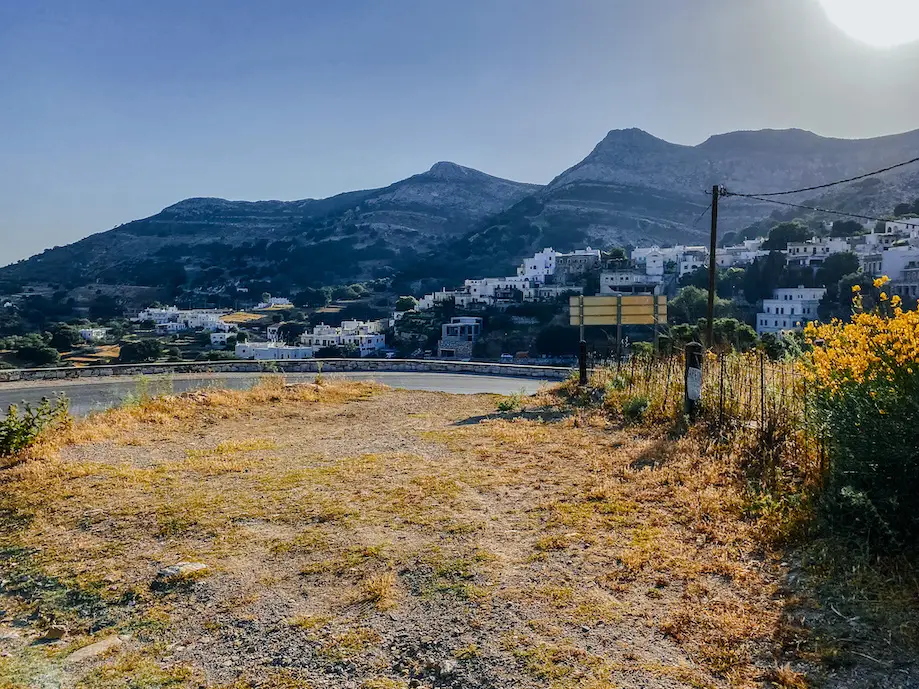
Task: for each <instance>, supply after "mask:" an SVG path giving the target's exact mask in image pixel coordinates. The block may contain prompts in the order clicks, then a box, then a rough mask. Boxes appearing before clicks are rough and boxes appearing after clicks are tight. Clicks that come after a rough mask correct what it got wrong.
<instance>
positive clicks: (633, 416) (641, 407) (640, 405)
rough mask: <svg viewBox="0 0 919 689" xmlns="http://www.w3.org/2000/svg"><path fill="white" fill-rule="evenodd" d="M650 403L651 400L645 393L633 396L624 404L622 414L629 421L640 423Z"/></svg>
mask: <svg viewBox="0 0 919 689" xmlns="http://www.w3.org/2000/svg"><path fill="white" fill-rule="evenodd" d="M650 405H651V402H650V400H648V398H647V397H644V396H643V395H639V396H638V397H632V398H630V399H628V400H626V402H625V404H623V405H622V415H623V416H624V417H625V420H626V421H628V422H629V423H638V422H639V421H641V420H642V418H643V417H644V415H645V412H646V411H648V407H649V406H650Z"/></svg>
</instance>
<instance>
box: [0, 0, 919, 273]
mask: <svg viewBox="0 0 919 689" xmlns="http://www.w3.org/2000/svg"><path fill="white" fill-rule="evenodd" d="M917 80H919V45H917V44H912V45H909V46H905V47H903V48H900V49H896V50H874V49H871V48H869V47H867V46H864V45H861V44H858V43H855V42H853V41H852V40H850V39H849V38H847V37H846V36H844V35H843V34H841V33H840V32H839V31H838V30H837V29H836V28H835V27H833V26H832V25H830V24H829V23H828V21H827V20H826V18H825V16H824V15H823V13H822V11H821V10H820V9H819V7H817V6H816V4H815V3H814V0H743V2H740V1H738V0H642V1H641V2H638V1H637V0H635V1H633V0H462V1H460V0H375V1H372V0H335V1H334V2H331V1H327V0H291V1H282V0H260V1H259V2H251V1H245V2H243V1H241V0H220V1H212V0H194V1H188V0H185V1H183V2H177V1H173V0H157V1H156V2H148V1H140V0H71V1H64V0H56V1H50V0H45V1H43V0H30V2H5V3H0V93H2V94H3V99H2V106H0V159H2V161H3V164H2V166H0V238H2V241H0V265H2V264H5V263H8V262H11V261H14V260H17V259H19V258H22V257H25V256H27V255H30V254H32V253H36V252H38V251H41V250H42V249H44V248H46V247H49V246H52V245H56V244H65V243H69V242H72V241H75V240H77V239H79V238H81V237H84V236H86V235H88V234H91V233H93V232H98V231H101V230H105V229H108V228H110V227H112V226H114V225H116V224H119V223H122V222H127V221H129V220H133V219H136V218H139V217H145V216H148V215H152V214H154V213H156V212H157V211H159V210H160V209H161V208H163V207H165V206H167V205H169V204H171V203H174V202H176V201H178V200H180V199H182V198H187V197H189V196H222V197H226V198H234V199H252V200H255V199H269V198H277V199H296V198H307V197H322V196H329V195H331V194H335V193H338V192H341V191H346V190H350V189H359V188H367V187H373V186H381V185H385V184H388V183H391V182H393V181H395V180H397V179H401V178H404V177H407V176H409V175H411V174H414V173H417V172H421V171H423V170H425V169H427V168H428V167H430V166H431V165H432V164H433V163H434V162H436V161H438V160H453V161H455V162H458V163H460V164H463V165H468V166H471V167H475V168H478V169H481V170H483V171H485V172H488V173H490V174H495V175H499V176H504V177H509V178H513V179H519V180H523V181H530V182H547V181H549V180H550V179H551V178H552V177H553V176H555V175H556V174H558V173H559V172H561V171H562V170H563V169H565V168H567V167H569V166H570V165H572V164H574V163H576V162H577V161H578V160H580V159H581V158H583V157H584V156H585V155H586V154H587V153H589V152H590V150H591V148H593V146H594V145H595V144H596V143H597V142H598V141H599V140H600V139H601V138H602V137H603V136H604V135H605V134H606V132H607V131H608V130H610V129H614V128H622V127H633V126H635V127H641V128H642V129H645V130H647V131H650V132H651V133H652V134H655V135H656V136H660V137H662V138H665V139H668V140H670V141H675V142H679V143H686V144H695V143H699V142H701V141H703V140H704V139H706V138H707V137H708V136H709V135H711V134H715V133H720V132H724V131H730V130H734V129H757V128H763V127H775V128H783V127H801V128H805V129H811V130H813V131H816V132H818V133H820V134H825V135H831V136H842V137H864V136H875V135H880V134H887V133H893V132H898V131H905V130H908V129H912V128H916V127H919V116H917V113H919V89H916V88H915V84H916V82H917Z"/></svg>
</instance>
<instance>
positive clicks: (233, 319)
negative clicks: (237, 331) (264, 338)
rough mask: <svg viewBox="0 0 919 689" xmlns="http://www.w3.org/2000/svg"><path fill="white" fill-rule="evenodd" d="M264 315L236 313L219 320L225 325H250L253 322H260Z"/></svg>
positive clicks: (244, 312)
mask: <svg viewBox="0 0 919 689" xmlns="http://www.w3.org/2000/svg"><path fill="white" fill-rule="evenodd" d="M264 317H265V316H264V315H261V316H260V315H259V314H257V313H249V312H247V311H237V312H236V313H231V314H227V315H226V316H223V317H222V318H221V320H222V321H225V322H226V323H252V322H253V321H260V320H262V319H263V318H264Z"/></svg>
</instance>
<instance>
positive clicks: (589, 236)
mask: <svg viewBox="0 0 919 689" xmlns="http://www.w3.org/2000/svg"><path fill="white" fill-rule="evenodd" d="M916 155H919V130H916V131H912V132H907V133H905V134H898V135H894V136H885V137H879V138H875V139H863V140H848V139H830V138H825V137H820V136H818V135H816V134H813V133H811V132H806V131H802V130H797V129H791V130H783V131H777V130H762V131H755V132H754V131H750V132H733V133H730V134H722V135H718V136H713V137H711V138H709V139H708V140H707V141H705V142H704V143H702V144H699V145H698V146H681V145H678V144H672V143H669V142H667V141H663V140H662V139H658V138H656V137H654V136H652V135H650V134H648V133H647V132H644V131H642V130H640V129H626V130H614V131H611V132H610V133H609V134H608V135H607V136H606V137H605V138H604V139H603V140H602V141H601V142H600V143H599V144H597V146H596V147H595V148H594V150H593V151H592V152H591V153H590V154H589V155H588V156H587V157H586V158H584V160H582V161H581V162H579V163H578V164H577V165H574V166H573V167H571V168H569V169H568V170H566V171H565V172H563V173H562V174H560V175H559V176H558V177H556V178H555V179H554V180H552V181H551V182H550V183H549V184H548V185H547V186H546V187H545V188H543V189H541V190H540V191H538V192H536V193H535V194H534V195H532V196H531V197H529V198H526V199H523V200H522V201H520V202H519V203H518V204H516V205H515V206H514V207H513V208H511V209H509V210H507V211H505V212H502V213H501V214H499V215H497V216H495V217H494V218H490V219H489V221H487V222H486V223H484V224H483V225H482V226H481V227H479V228H476V229H475V230H474V231H472V232H470V233H469V234H468V235H467V236H465V237H463V238H462V239H461V240H459V241H457V242H454V243H453V244H452V246H451V250H450V252H449V253H451V254H454V255H457V256H459V257H462V258H463V259H464V260H465V261H467V265H466V266H464V267H465V268H467V269H468V270H471V272H472V273H473V274H477V273H479V272H481V271H482V270H485V269H487V266H486V265H483V264H482V260H483V259H485V260H487V261H488V262H495V261H500V262H502V264H504V265H506V264H508V263H512V262H515V261H516V260H517V256H522V255H524V254H527V253H529V252H531V251H533V250H537V249H538V248H540V247H542V246H554V247H555V248H556V249H568V248H572V247H574V246H583V245H585V244H592V245H593V246H610V245H630V244H631V245H637V246H647V245H650V244H654V243H659V244H667V243H677V242H685V243H704V242H705V241H706V240H707V237H708V232H709V228H708V221H707V219H705V220H702V219H701V218H700V215H703V214H704V211H705V210H706V208H707V207H708V205H709V202H710V196H709V195H707V194H708V193H710V190H711V188H712V186H713V185H714V184H722V185H725V186H726V187H727V188H728V189H729V190H732V191H735V192H741V193H757V192H770V191H780V190H785V189H793V188H800V187H806V186H813V185H817V184H821V183H825V182H828V181H833V180H838V179H842V178H845V177H849V176H854V175H857V174H861V173H864V172H866V171H870V170H873V169H878V168H882V167H885V166H888V165H890V164H893V163H896V162H899V161H902V160H904V159H907V158H911V157H914V156H916ZM917 167H919V166H913V167H911V168H903V169H901V170H896V171H893V172H890V173H887V174H885V175H883V176H881V177H878V178H875V179H871V180H867V181H865V182H862V183H859V184H854V185H846V186H841V187H837V188H834V189H833V190H831V191H829V192H828V193H825V194H821V195H816V196H815V195H814V194H803V195H795V196H791V197H787V198H786V199H785V200H787V201H790V202H793V203H802V202H805V201H807V202H818V203H821V204H828V207H830V208H833V209H839V210H844V211H847V212H855V213H867V214H873V215H883V214H885V213H889V212H890V209H892V208H893V207H894V206H895V205H896V204H897V203H900V202H902V201H904V200H908V199H914V198H915V197H916V196H919V169H917ZM782 211H783V209H781V208H779V207H778V206H775V205H773V204H770V203H763V202H758V201H751V200H747V199H741V198H736V197H735V198H730V199H725V200H724V201H723V202H722V204H721V206H720V215H719V218H720V223H719V229H720V231H721V232H722V233H728V232H733V231H737V230H740V229H743V228H744V227H747V226H749V225H750V224H752V223H754V222H756V221H759V220H763V219H764V218H768V217H770V216H773V215H775V216H778V215H784V214H783V212H782ZM441 253H443V252H441Z"/></svg>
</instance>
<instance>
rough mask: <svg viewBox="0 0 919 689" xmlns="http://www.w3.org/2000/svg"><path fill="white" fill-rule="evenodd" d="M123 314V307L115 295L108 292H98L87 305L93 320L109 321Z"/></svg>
mask: <svg viewBox="0 0 919 689" xmlns="http://www.w3.org/2000/svg"><path fill="white" fill-rule="evenodd" d="M123 315H124V308H122V306H121V304H119V303H118V300H117V299H115V297H112V296H109V295H108V294H100V295H99V296H97V297H96V298H95V299H93V301H92V303H91V304H90V305H89V317H90V318H92V319H93V320H94V321H110V320H112V319H113V318H121V317H122V316H123Z"/></svg>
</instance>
